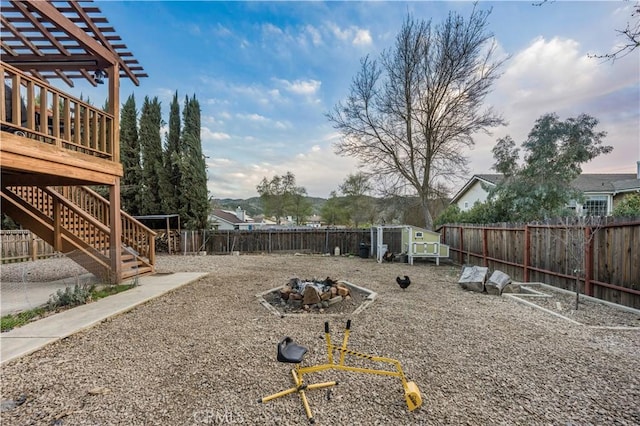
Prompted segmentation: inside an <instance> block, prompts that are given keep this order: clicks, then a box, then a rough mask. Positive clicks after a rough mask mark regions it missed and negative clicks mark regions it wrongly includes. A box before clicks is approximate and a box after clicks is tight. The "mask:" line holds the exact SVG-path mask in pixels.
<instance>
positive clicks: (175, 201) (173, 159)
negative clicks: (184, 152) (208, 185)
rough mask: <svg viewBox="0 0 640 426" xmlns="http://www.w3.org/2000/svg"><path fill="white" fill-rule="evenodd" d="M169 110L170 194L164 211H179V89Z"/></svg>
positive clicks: (166, 158) (167, 156)
mask: <svg viewBox="0 0 640 426" xmlns="http://www.w3.org/2000/svg"><path fill="white" fill-rule="evenodd" d="M169 108H170V112H169V131H168V133H167V145H166V151H165V156H164V164H165V169H166V173H167V180H168V187H169V188H168V191H169V194H168V195H167V196H166V197H165V198H163V200H162V202H163V207H164V211H165V212H166V213H167V214H169V213H175V212H178V211H179V209H180V165H179V162H180V156H181V148H180V130H181V129H180V127H181V126H180V103H179V102H178V91H176V93H175V94H174V95H173V99H172V101H171V106H170V107H169Z"/></svg>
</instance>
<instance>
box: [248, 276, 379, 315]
mask: <svg viewBox="0 0 640 426" xmlns="http://www.w3.org/2000/svg"><path fill="white" fill-rule="evenodd" d="M257 296H258V298H260V299H261V303H262V304H263V305H264V306H265V307H267V308H269V309H270V310H272V311H275V312H274V313H277V314H278V315H283V314H298V313H314V312H315V313H321V314H322V313H327V314H342V313H352V312H353V313H354V314H355V313H356V311H359V310H361V309H364V307H366V306H367V305H368V304H369V303H371V302H372V301H373V300H374V299H375V296H376V293H374V292H371V291H370V290H367V289H365V288H362V287H358V286H355V285H353V284H351V283H347V282H346V281H336V280H334V279H332V278H330V277H327V278H325V279H324V280H320V279H317V278H313V279H300V278H291V279H290V280H289V282H288V283H287V284H285V285H284V286H282V287H280V288H276V289H272V290H269V291H268V292H265V293H262V294H259V295H257ZM354 310H356V311H354Z"/></svg>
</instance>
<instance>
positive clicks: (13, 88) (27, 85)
mask: <svg viewBox="0 0 640 426" xmlns="http://www.w3.org/2000/svg"><path fill="white" fill-rule="evenodd" d="M0 68H1V70H0V71H1V72H0V101H1V102H0V123H1V125H2V131H5V132H12V133H16V134H20V135H22V136H25V137H28V138H31V139H35V140H38V141H41V142H43V143H47V144H50V145H55V146H57V147H60V148H64V149H68V150H71V151H77V152H81V153H84V154H88V155H91V156H94V157H100V158H106V159H109V160H112V161H115V160H114V158H117V156H116V155H115V154H116V152H115V151H114V150H115V149H116V147H115V146H114V145H115V144H114V143H113V140H114V129H113V115H111V114H109V113H108V112H106V111H103V110H101V109H99V108H96V107H93V106H91V105H89V104H88V103H86V102H83V101H82V100H80V99H77V98H74V97H72V96H70V95H68V94H66V93H64V92H62V91H60V90H58V89H56V88H55V87H53V86H50V85H49V84H47V83H46V82H44V81H42V80H39V79H36V78H34V77H32V76H30V75H28V74H25V73H23V72H22V71H20V70H18V69H17V68H14V67H12V66H11V65H9V64H7V63H4V62H0Z"/></svg>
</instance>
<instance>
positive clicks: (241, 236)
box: [180, 228, 371, 254]
mask: <svg viewBox="0 0 640 426" xmlns="http://www.w3.org/2000/svg"><path fill="white" fill-rule="evenodd" d="M362 242H364V243H365V244H366V245H367V246H370V244H371V230H369V229H321V228H309V229H272V230H252V231H203V232H199V231H182V233H181V236H180V248H181V251H182V252H183V253H197V252H202V251H206V252H207V253H209V254H228V253H232V252H236V251H237V252H240V253H278V252H301V253H334V250H335V248H336V247H338V249H339V250H340V253H341V254H346V253H351V254H358V253H359V249H360V244H361V243H362Z"/></svg>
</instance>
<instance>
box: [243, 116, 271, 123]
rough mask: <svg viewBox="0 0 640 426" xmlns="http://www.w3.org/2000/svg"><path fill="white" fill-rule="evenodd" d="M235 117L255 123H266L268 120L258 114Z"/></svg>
mask: <svg viewBox="0 0 640 426" xmlns="http://www.w3.org/2000/svg"><path fill="white" fill-rule="evenodd" d="M236 117H237V118H239V119H241V120H248V121H255V122H263V123H264V122H267V121H269V119H268V118H267V117H265V116H262V115H260V114H236Z"/></svg>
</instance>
